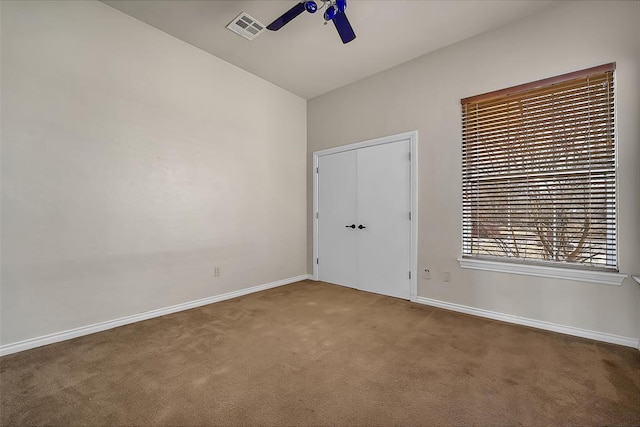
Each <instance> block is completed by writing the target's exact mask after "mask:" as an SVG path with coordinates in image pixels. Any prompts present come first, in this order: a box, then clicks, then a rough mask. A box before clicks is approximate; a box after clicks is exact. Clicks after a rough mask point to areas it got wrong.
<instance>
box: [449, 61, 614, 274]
mask: <svg viewBox="0 0 640 427" xmlns="http://www.w3.org/2000/svg"><path fill="white" fill-rule="evenodd" d="M615 66H616V64H615V63H609V64H603V65H600V66H597V67H592V68H589V69H585V70H580V71H576V72H572V73H567V74H563V75H559V76H555V77H551V78H547V79H543V80H538V81H535V82H531V83H526V84H523V85H518V86H513V87H510V88H506V89H501V90H497V91H493V92H488V93H485V94H481V95H476V96H472V97H468V98H463V99H461V101H460V102H461V104H462V106H463V107H464V106H465V105H467V104H469V103H473V102H480V101H482V100H487V99H496V98H498V99H499V98H501V97H505V98H506V97H509V96H511V95H516V94H522V93H525V92H527V91H531V90H535V89H539V88H545V87H550V86H553V85H554V84H558V83H564V82H567V81H571V80H574V79H578V78H582V77H586V76H589V75H594V74H602V73H606V72H611V73H613V82H612V83H613V94H614V99H613V111H614V114H615V110H616V107H615V103H616V98H615V93H616V78H615ZM463 114H464V113H463ZM463 117H464V116H463ZM461 131H462V135H464V129H461ZM613 138H614V141H615V142H617V120H615V119H614V121H613ZM463 140H464V138H463ZM617 155H618V149H617V147H616V146H614V153H613V157H614V172H613V173H614V182H615V186H614V191H615V209H614V212H613V218H614V221H615V228H614V231H613V237H614V239H615V247H614V251H615V255H614V256H615V266H614V267H605V268H597V267H596V268H594V267H593V266H582V265H580V264H579V263H575V264H574V263H566V262H562V261H548V260H540V262H538V260H532V259H524V258H518V257H510V256H508V255H505V256H484V255H473V254H465V250H464V248H465V247H467V248H468V247H470V245H471V244H472V239H471V238H470V237H469V236H468V235H467V237H466V238H465V230H466V229H467V228H468V227H470V226H471V223H466V222H465V220H464V218H465V216H464V213H463V217H462V219H463V221H462V224H461V225H462V230H461V232H462V233H461V234H462V235H461V241H462V245H461V256H460V257H459V258H458V262H459V265H460V267H461V268H468V269H475V270H486V271H494V272H502V273H514V274H522V275H528V276H536V277H548V278H556V279H566V280H577V281H584V282H591V283H601V284H606V285H618V286H619V285H621V284H622V282H623V280H624V278H625V277H626V276H627V275H626V274H621V273H619V271H618V268H619V265H618V251H617V248H618V246H619V244H618V228H619V227H618V222H617V220H618V211H619V208H618V206H619V204H618V193H619V192H618V179H617V165H618V163H617ZM463 160H464V157H463ZM463 187H464V179H463ZM463 194H464V192H463ZM463 197H464V196H463ZM461 202H462V206H464V198H463V199H461ZM462 206H461V207H462ZM467 231H468V230H467ZM467 234H468V233H467ZM605 256H606V257H607V258H609V257H610V256H611V253H610V252H609V248H608V247H607V249H606V252H605Z"/></svg>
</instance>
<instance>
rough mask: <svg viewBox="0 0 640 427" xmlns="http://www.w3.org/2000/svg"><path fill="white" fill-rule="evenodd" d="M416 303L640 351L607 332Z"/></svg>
mask: <svg viewBox="0 0 640 427" xmlns="http://www.w3.org/2000/svg"><path fill="white" fill-rule="evenodd" d="M415 302H417V303H419V304H425V305H430V306H433V307H438V308H444V309H445V310H451V311H457V312H459V313H465V314H471V315H473V316H479V317H485V318H488V319H493V320H500V321H502V322H507V323H515V324H516V325H523V326H530V327H533V328H538V329H544V330H546V331H552V332H559V333H561V334H566V335H573V336H576V337H581V338H588V339H592V340H596V341H603V342H607V343H611V344H618V345H624V346H626V347H633V348H638V349H640V341H639V340H638V339H637V338H631V337H624V336H621V335H615V334H608V333H606V332H597V331H591V330H589V329H582V328H576V327H573V326H565V325H558V324H557V323H551V322H544V321H542V320H535V319H529V318H526V317H521V316H515V315H513V314H505V313H499V312H496V311H490V310H484V309H482V308H475V307H469V306H466V305H461V304H454V303H451V302H446V301H439V300H435V299H431V298H424V297H418V298H416V301H415Z"/></svg>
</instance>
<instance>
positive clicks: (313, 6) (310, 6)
mask: <svg viewBox="0 0 640 427" xmlns="http://www.w3.org/2000/svg"><path fill="white" fill-rule="evenodd" d="M304 8H305V9H306V10H307V12H309V13H316V10H318V4H317V3H316V2H315V1H313V0H310V1H306V2H304Z"/></svg>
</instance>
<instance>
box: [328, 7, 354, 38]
mask: <svg viewBox="0 0 640 427" xmlns="http://www.w3.org/2000/svg"><path fill="white" fill-rule="evenodd" d="M333 23H334V25H335V26H336V30H338V34H339V35H340V38H341V39H342V43H345V44H346V43H349V42H350V41H351V40H353V39H355V38H356V33H354V32H353V28H351V24H350V23H349V20H348V19H347V15H346V14H345V13H344V12H340V13H338V14H337V15H336V17H335V18H333Z"/></svg>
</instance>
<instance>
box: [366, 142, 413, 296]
mask: <svg viewBox="0 0 640 427" xmlns="http://www.w3.org/2000/svg"><path fill="white" fill-rule="evenodd" d="M409 153H410V145H409V141H408V140H405V141H398V142H394V143H390V144H382V145H376V146H372V147H367V148H363V149H360V150H358V190H357V191H358V224H356V225H358V226H360V225H362V226H363V227H366V228H363V229H358V266H359V274H358V283H359V288H360V289H362V290H365V291H369V292H375V293H379V294H384V295H389V296H393V297H398V298H404V299H409V298H410V289H411V283H410V279H409V270H410V269H411V262H410V259H411V255H410V254H411V240H410V239H411V222H410V217H409V212H410V211H411V164H410V160H409Z"/></svg>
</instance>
